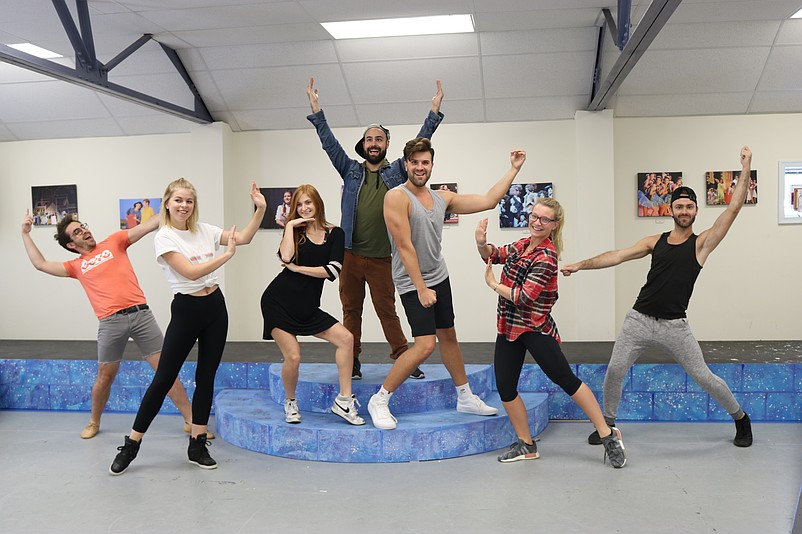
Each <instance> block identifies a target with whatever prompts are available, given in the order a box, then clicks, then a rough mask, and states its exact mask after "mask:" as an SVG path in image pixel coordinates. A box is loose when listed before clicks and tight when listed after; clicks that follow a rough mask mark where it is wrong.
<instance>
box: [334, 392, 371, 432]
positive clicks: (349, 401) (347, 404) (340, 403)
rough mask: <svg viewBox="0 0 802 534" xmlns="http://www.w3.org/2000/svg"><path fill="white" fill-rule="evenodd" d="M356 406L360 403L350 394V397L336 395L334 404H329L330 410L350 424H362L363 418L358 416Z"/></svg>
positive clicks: (363, 422)
mask: <svg viewBox="0 0 802 534" xmlns="http://www.w3.org/2000/svg"><path fill="white" fill-rule="evenodd" d="M357 406H362V405H361V404H359V401H358V400H357V399H356V395H351V396H350V397H343V396H341V395H337V398H336V399H334V404H332V405H331V411H332V413H334V414H336V415H339V416H340V417H342V418H343V419H345V420H346V421H348V422H349V423H351V424H352V425H357V426H358V425H364V424H365V420H364V419H362V418H361V417H359V413H358V411H357Z"/></svg>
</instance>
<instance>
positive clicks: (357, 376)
mask: <svg viewBox="0 0 802 534" xmlns="http://www.w3.org/2000/svg"><path fill="white" fill-rule="evenodd" d="M351 380H362V364H361V363H360V362H359V358H358V357H356V356H354V370H353V371H351Z"/></svg>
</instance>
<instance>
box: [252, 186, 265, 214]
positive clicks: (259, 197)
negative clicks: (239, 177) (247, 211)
mask: <svg viewBox="0 0 802 534" xmlns="http://www.w3.org/2000/svg"><path fill="white" fill-rule="evenodd" d="M251 200H252V201H253V205H254V206H256V207H257V209H258V208H261V209H267V200H265V196H264V195H263V194H262V192H261V191H260V190H259V188H258V187H256V180H253V181H252V182H251Z"/></svg>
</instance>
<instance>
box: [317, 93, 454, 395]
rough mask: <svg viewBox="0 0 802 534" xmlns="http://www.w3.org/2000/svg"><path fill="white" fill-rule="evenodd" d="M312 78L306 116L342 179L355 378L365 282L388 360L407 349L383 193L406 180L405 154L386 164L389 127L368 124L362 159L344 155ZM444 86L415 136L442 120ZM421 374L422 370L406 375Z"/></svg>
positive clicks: (347, 313) (346, 319) (346, 314)
mask: <svg viewBox="0 0 802 534" xmlns="http://www.w3.org/2000/svg"><path fill="white" fill-rule="evenodd" d="M314 83H315V79H314V78H312V79H310V80H309V86H308V87H307V89H306V94H307V96H309V104H310V106H311V107H312V115H309V116H307V117H306V118H307V120H309V122H311V123H312V124H313V125H314V126H315V129H316V130H317V134H318V137H320V143H321V144H322V145H323V150H325V151H326V154H328V156H329V159H330V160H331V163H332V165H334V168H335V169H337V172H338V173H339V174H340V176H341V177H342V179H343V193H342V205H341V209H342V222H341V224H340V226H341V227H342V229H343V231H344V232H345V259H344V261H343V268H342V272H341V273H340V301H341V302H342V305H343V324H344V325H345V327H346V328H347V329H348V330H349V331H350V332H351V334H353V336H354V369H353V378H354V379H355V380H358V379H360V378H362V371H361V364H360V362H359V354H360V353H361V351H362V343H361V337H362V309H363V304H364V301H365V284H367V285H368V287H370V297H371V300H372V301H373V308H374V309H375V310H376V315H377V316H378V317H379V321H380V322H381V326H382V330H383V331H384V337H385V339H387V342H388V343H389V344H390V348H391V350H392V354H391V355H390V357H391V358H392V359H396V358H398V357H399V356H400V355H401V354H403V353H404V352H406V350H407V348H408V344H407V338H406V336H405V335H404V332H403V331H402V330H401V321H399V319H398V315H397V314H396V311H395V286H394V285H393V278H392V272H391V258H390V239H389V237H388V235H387V227H386V226H385V224H384V213H383V206H384V195H385V194H386V193H387V191H389V190H390V189H392V188H393V187H396V186H398V185H401V184H402V183H404V182H406V180H407V173H406V171H405V170H404V161H403V160H404V158H398V159H397V160H395V161H393V162H392V163H390V162H389V161H387V159H386V156H387V148H388V147H389V146H390V131H389V130H388V129H387V128H385V127H384V126H382V125H380V124H371V125H370V126H368V127H367V129H366V130H365V133H364V134H363V135H362V138H361V139H360V140H359V141H358V142H357V144H356V146H355V147H354V149H355V150H356V152H357V154H359V155H360V156H362V157H363V158H365V159H364V161H362V162H359V161H357V160H355V159H351V158H350V157H348V154H346V153H345V150H344V149H343V147H342V145H340V143H339V142H338V141H337V139H336V138H335V137H334V134H333V133H332V132H331V129H330V128H329V125H328V122H327V121H326V116H325V115H324V114H323V110H321V109H320V103H319V102H318V94H317V89H315V88H314ZM442 101H443V89H442V87H441V86H440V80H437V93H436V94H435V95H434V98H432V111H431V112H430V113H429V115H428V116H427V117H426V120H425V121H424V123H423V126H422V127H421V129H420V132H419V133H418V137H426V138H431V136H432V135H433V134H434V131H435V130H436V129H437V127H438V126H439V125H440V122H441V121H442V120H443V114H442V113H440V104H441V103H442ZM410 376H411V377H413V378H424V374H423V372H422V371H421V370H420V369H415V370H414V371H413V372H412V374H411V375H410Z"/></svg>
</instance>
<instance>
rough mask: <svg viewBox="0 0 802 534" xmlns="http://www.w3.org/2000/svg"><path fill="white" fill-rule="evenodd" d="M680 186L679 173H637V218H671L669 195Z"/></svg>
mask: <svg viewBox="0 0 802 534" xmlns="http://www.w3.org/2000/svg"><path fill="white" fill-rule="evenodd" d="M681 185H683V184H682V173H681V172H639V173H638V217H671V193H673V192H674V189H676V188H678V187H680V186H681Z"/></svg>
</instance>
